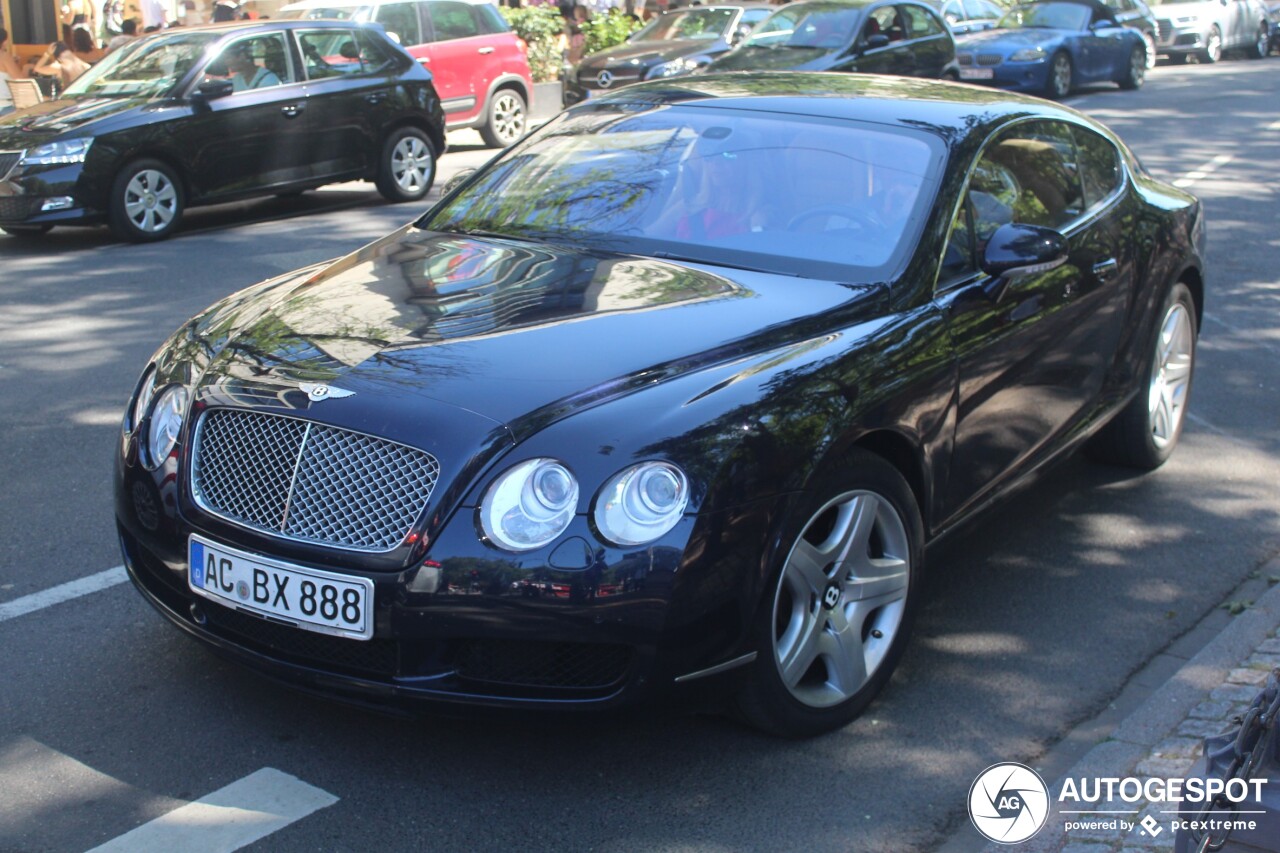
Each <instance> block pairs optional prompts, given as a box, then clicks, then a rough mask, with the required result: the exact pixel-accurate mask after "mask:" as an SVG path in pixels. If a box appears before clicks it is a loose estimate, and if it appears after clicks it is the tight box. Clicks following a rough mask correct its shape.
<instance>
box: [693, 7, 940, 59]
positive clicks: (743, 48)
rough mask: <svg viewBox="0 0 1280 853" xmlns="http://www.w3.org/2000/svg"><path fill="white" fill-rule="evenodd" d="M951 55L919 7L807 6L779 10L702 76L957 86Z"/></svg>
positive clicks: (929, 14)
mask: <svg viewBox="0 0 1280 853" xmlns="http://www.w3.org/2000/svg"><path fill="white" fill-rule="evenodd" d="M955 52H956V49H955V40H954V39H953V38H952V36H951V31H950V30H949V29H947V25H946V24H945V23H943V21H942V19H941V18H940V17H938V13H937V12H935V11H934V10H932V9H930V8H929V7H928V6H926V5H924V4H923V3H917V2H912V0H902V2H893V0H810V2H803V3H789V4H787V5H786V6H783V7H781V8H779V9H778V10H777V11H776V12H774V13H773V14H772V15H770V16H769V17H768V18H766V19H765V20H764V21H763V22H762V23H760V24H759V25H757V26H756V28H755V30H754V31H753V32H752V33H751V35H750V36H748V37H747V39H746V40H745V41H744V42H743V43H742V44H741V45H739V46H738V47H736V48H734V49H733V50H731V51H730V52H729V53H726V54H725V55H724V56H721V57H719V58H718V59H715V60H714V61H712V62H711V63H710V64H709V65H707V66H706V71H707V72H717V71H784V70H786V71H857V72H860V73H864V74H897V75H900V76H905V77H932V78H935V79H936V78H940V77H950V78H953V79H958V76H959V71H958V69H957V67H956V62H955Z"/></svg>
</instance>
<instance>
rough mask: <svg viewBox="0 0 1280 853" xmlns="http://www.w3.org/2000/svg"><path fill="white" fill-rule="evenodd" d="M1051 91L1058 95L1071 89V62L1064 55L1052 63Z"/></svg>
mask: <svg viewBox="0 0 1280 853" xmlns="http://www.w3.org/2000/svg"><path fill="white" fill-rule="evenodd" d="M1053 91H1054V93H1055V94H1057V95H1059V96H1062V95H1066V94H1067V93H1068V92H1070V91H1071V63H1070V62H1068V61H1067V58H1066V57H1065V56H1059V57H1058V60H1057V61H1056V62H1054V63H1053Z"/></svg>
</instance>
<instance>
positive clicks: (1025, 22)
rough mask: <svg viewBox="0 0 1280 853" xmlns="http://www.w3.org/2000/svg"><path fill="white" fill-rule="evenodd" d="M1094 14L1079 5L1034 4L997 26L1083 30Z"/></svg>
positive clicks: (1017, 10)
mask: <svg viewBox="0 0 1280 853" xmlns="http://www.w3.org/2000/svg"><path fill="white" fill-rule="evenodd" d="M1091 14H1092V13H1091V12H1090V10H1089V7H1088V6H1084V5H1081V4H1079V3H1032V4H1030V5H1027V6H1019V7H1018V8H1016V9H1014V10H1013V11H1012V12H1009V13H1008V14H1007V15H1005V16H1004V17H1003V18H1001V19H1000V22H999V23H998V24H997V25H996V26H998V27H1003V28H1005V29H1011V30H1013V29H1020V28H1037V29H1054V30H1083V29H1087V28H1088V26H1089V17H1090V15H1091Z"/></svg>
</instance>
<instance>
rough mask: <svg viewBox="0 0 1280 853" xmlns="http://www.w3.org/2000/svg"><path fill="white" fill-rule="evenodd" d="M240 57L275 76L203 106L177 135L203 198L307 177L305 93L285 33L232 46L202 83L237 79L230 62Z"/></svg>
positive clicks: (256, 36)
mask: <svg viewBox="0 0 1280 853" xmlns="http://www.w3.org/2000/svg"><path fill="white" fill-rule="evenodd" d="M241 50H247V51H248V53H249V55H250V56H251V57H252V58H253V62H254V64H255V65H256V66H258V67H259V68H261V69H264V70H266V71H270V72H271V75H266V74H261V75H258V74H255V75H252V76H255V77H259V81H260V85H259V86H258V87H256V88H243V89H240V90H238V91H234V92H232V93H231V94H229V95H226V96H224V97H217V98H213V99H209V100H203V101H202V102H198V103H197V106H196V108H195V110H194V113H193V115H192V116H191V119H190V120H189V121H187V122H182V123H179V124H180V126H179V127H175V129H174V134H175V142H176V143H177V144H178V145H179V146H181V147H182V148H184V149H185V150H186V151H188V152H190V155H191V162H192V172H191V175H190V180H191V182H192V186H193V188H194V189H195V195H196V196H197V197H200V198H216V197H220V196H233V195H241V194H251V193H254V192H257V191H260V190H261V189H263V188H265V187H272V186H279V185H284V184H289V183H293V182H295V181H298V180H302V179H304V178H305V177H306V175H307V174H308V165H309V164H308V163H307V160H306V157H307V155H306V151H307V148H306V137H307V120H306V109H307V98H306V91H305V88H304V87H303V86H302V85H301V83H300V81H299V80H298V79H297V74H296V72H295V70H294V66H293V63H292V60H291V58H290V56H289V47H288V42H287V37H286V35H285V33H283V32H272V33H262V32H255V33H253V34H252V35H246V36H242V37H240V38H235V39H231V40H228V41H227V42H226V43H225V44H224V45H223V46H222V49H221V50H220V51H219V52H218V53H217V55H216V56H214V58H212V59H211V60H210V61H209V63H208V64H207V65H206V66H205V68H204V69H203V71H202V72H201V74H200V76H199V77H197V80H199V81H201V82H203V81H208V80H218V79H222V80H228V79H232V78H233V76H234V75H232V74H231V73H230V68H229V67H228V57H229V56H230V54H231V53H232V52H235V51H241ZM273 79H274V81H275V82H273Z"/></svg>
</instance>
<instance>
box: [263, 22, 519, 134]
mask: <svg viewBox="0 0 1280 853" xmlns="http://www.w3.org/2000/svg"><path fill="white" fill-rule="evenodd" d="M280 16H281V17H284V18H300V19H305V20H320V19H325V18H334V19H337V20H351V21H374V22H376V23H379V24H382V25H383V26H384V27H386V29H387V32H388V33H389V34H390V35H391V36H392V38H394V39H395V40H396V41H397V42H399V43H400V45H401V46H402V47H404V49H405V50H407V51H408V52H409V55H410V56H412V57H413V58H414V59H416V60H418V61H419V62H421V63H422V64H423V65H425V66H426V67H427V69H428V70H429V71H430V72H431V75H432V82H433V83H434V84H435V87H436V91H437V92H439V93H440V103H441V105H442V106H443V107H444V118H445V123H446V124H447V125H448V128H449V130H459V129H462V128H468V127H474V128H475V129H477V130H478V131H480V136H481V137H482V138H483V139H484V141H485V144H486V145H489V146H493V147H506V146H507V145H510V144H511V143H513V142H515V141H516V140H517V139H519V138H520V137H521V136H523V135H524V132H525V129H526V126H527V124H528V121H529V108H530V105H531V104H532V103H533V77H532V76H531V75H530V73H529V56H528V53H529V47H528V45H526V44H525V43H524V41H523V40H522V39H521V38H520V37H519V36H517V35H516V34H515V33H514V32H512V30H511V26H510V25H509V24H508V23H507V21H506V19H505V18H503V17H502V15H501V14H499V12H498V10H497V8H496V7H495V6H494V4H492V3H489V2H485V0H396V2H382V3H379V2H370V0H302V2H299V3H291V4H289V5H288V6H285V7H284V8H283V9H282V10H281V11H280Z"/></svg>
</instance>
